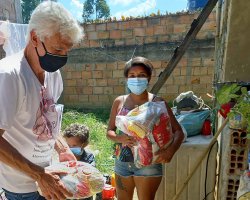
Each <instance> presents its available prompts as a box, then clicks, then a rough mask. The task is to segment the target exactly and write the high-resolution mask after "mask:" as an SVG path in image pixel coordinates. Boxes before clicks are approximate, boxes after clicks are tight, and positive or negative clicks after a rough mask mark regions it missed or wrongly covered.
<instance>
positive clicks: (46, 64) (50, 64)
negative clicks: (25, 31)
mask: <svg viewBox="0 0 250 200" xmlns="http://www.w3.org/2000/svg"><path fill="white" fill-rule="evenodd" d="M42 45H43V48H44V50H45V52H46V53H45V55H44V56H39V54H38V51H37V48H36V47H35V49H36V53H37V56H38V58H39V62H40V65H41V67H42V68H43V69H44V70H45V71H47V72H55V71H56V70H58V69H60V68H61V67H63V66H64V65H65V64H66V63H67V59H68V56H67V55H62V56H61V55H55V54H52V53H49V52H48V51H47V49H46V47H45V45H44V43H43V42H42Z"/></svg>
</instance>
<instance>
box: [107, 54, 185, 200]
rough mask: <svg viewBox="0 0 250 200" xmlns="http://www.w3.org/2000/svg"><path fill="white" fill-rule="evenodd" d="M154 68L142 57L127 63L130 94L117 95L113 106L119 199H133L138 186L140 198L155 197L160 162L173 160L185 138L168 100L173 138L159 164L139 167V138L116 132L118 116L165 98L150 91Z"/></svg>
mask: <svg viewBox="0 0 250 200" xmlns="http://www.w3.org/2000/svg"><path fill="white" fill-rule="evenodd" d="M152 69H153V66H152V64H151V62H150V61H149V60H148V59H146V58H143V57H135V58H133V59H132V60H130V61H129V62H128V63H126V66H125V69H124V76H125V78H126V80H127V86H128V89H129V90H130V93H129V94H128V95H122V96H119V97H117V98H116V99H115V100H114V102H113V106H112V109H111V113H110V120H109V125H108V131H107V138H108V139H110V140H112V141H114V142H116V143H118V145H117V148H116V152H117V154H116V155H117V158H116V161H115V175H116V176H115V177H116V178H115V179H116V191H117V197H118V200H132V198H133V193H134V189H135V188H136V190H137V194H138V198H139V199H140V200H152V199H154V197H155V193H156V191H157V189H158V187H159V185H160V183H161V179H162V175H163V172H162V164H161V163H167V162H170V161H171V159H172V157H173V155H174V154H175V152H176V151H177V150H178V148H179V147H180V145H181V143H182V141H183V138H184V134H183V132H182V129H181V127H180V125H179V124H178V122H177V121H176V119H175V117H174V115H173V113H172V111H171V109H170V108H169V107H168V105H167V103H166V102H165V105H166V107H167V110H168V114H169V117H170V122H171V126H172V131H173V135H174V139H173V142H172V143H171V144H170V146H169V147H168V148H167V149H166V150H161V151H158V152H156V154H155V155H158V156H159V157H158V159H157V160H158V161H159V162H160V164H151V165H149V166H144V167H142V168H138V167H136V166H135V164H134V158H133V154H132V151H131V148H132V147H133V146H134V145H135V144H136V140H135V139H134V138H133V137H131V136H128V135H126V134H124V133H119V134H116V125H115V120H116V116H117V115H126V114H127V113H128V112H129V111H130V110H132V109H134V108H135V107H137V106H140V105H142V104H144V103H146V102H150V101H164V100H163V99H162V98H160V97H158V96H155V95H154V94H152V93H149V92H147V86H148V83H149V81H150V78H151V75H152Z"/></svg>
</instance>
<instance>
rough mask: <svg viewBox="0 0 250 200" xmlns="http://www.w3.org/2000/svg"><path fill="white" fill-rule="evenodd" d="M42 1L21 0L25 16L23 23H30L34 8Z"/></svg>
mask: <svg viewBox="0 0 250 200" xmlns="http://www.w3.org/2000/svg"><path fill="white" fill-rule="evenodd" d="M39 3H40V0H33V1H29V0H22V1H21V7H22V16H23V23H24V24H28V23H29V20H30V16H31V14H32V12H33V10H34V9H35V8H36V7H37V5H38V4H39Z"/></svg>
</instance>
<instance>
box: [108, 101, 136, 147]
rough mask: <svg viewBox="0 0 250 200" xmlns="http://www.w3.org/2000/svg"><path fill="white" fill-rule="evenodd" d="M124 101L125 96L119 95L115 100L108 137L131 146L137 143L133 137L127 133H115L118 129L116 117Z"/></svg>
mask: <svg viewBox="0 0 250 200" xmlns="http://www.w3.org/2000/svg"><path fill="white" fill-rule="evenodd" d="M122 101H123V96H120V97H117V98H116V99H115V100H114V102H113V105H112V108H111V112H110V117H109V123H108V130H107V134H106V137H107V138H108V139H109V140H112V141H113V142H116V143H122V144H123V145H124V146H125V145H127V146H129V147H132V146H134V144H135V140H134V138H133V137H131V136H128V135H126V134H121V135H117V134H116V133H115V131H116V126H115V119H116V115H117V113H118V111H119V110H120V108H121V105H122Z"/></svg>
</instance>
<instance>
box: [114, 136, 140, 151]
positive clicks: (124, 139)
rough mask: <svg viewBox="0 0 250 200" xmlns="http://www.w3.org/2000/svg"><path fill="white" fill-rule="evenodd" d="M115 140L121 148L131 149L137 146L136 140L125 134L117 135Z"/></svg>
mask: <svg viewBox="0 0 250 200" xmlns="http://www.w3.org/2000/svg"><path fill="white" fill-rule="evenodd" d="M117 138H118V140H119V142H120V143H122V146H128V147H129V148H132V147H133V146H135V145H136V144H137V141H136V139H135V138H134V137H132V136H129V135H127V134H122V135H117Z"/></svg>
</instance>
